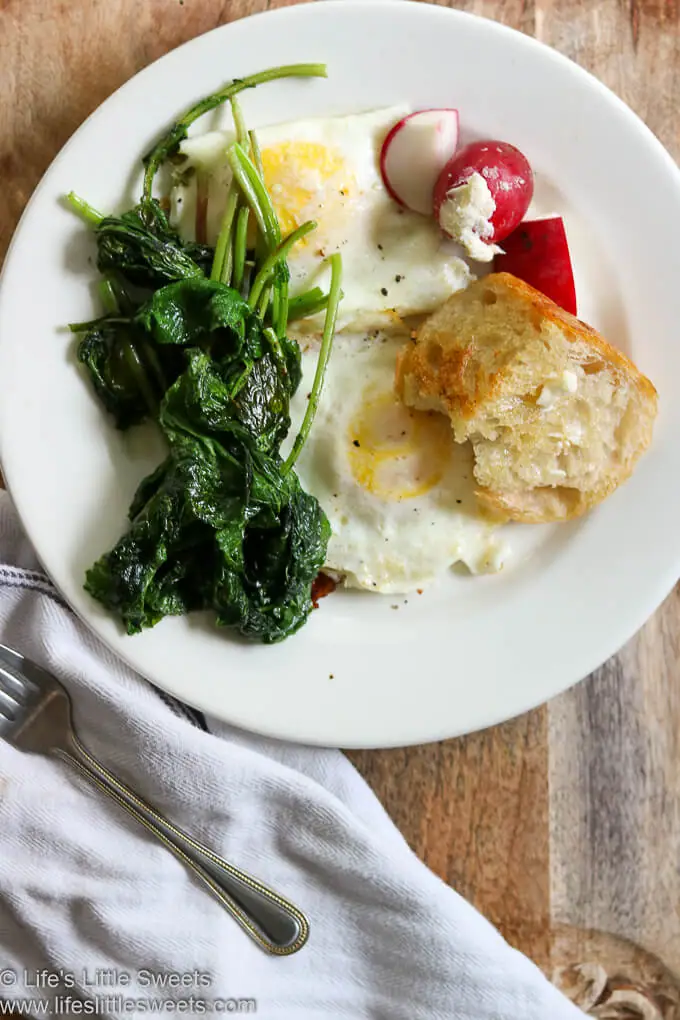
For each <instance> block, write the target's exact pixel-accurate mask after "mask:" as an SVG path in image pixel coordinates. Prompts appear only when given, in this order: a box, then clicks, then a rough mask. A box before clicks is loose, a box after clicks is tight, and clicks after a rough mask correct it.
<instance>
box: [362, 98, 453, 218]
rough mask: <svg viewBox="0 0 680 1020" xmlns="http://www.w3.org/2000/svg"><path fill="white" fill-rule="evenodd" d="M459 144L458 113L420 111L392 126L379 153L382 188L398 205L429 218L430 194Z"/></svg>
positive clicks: (430, 207) (450, 111)
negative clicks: (383, 185) (383, 187)
mask: <svg viewBox="0 0 680 1020" xmlns="http://www.w3.org/2000/svg"><path fill="white" fill-rule="evenodd" d="M457 144H458V110H419V111H418V112H417V113H411V114H409V115H408V117H404V118H403V119H402V120H400V121H399V122H398V123H397V124H395V125H394V127H393V128H392V130H391V131H390V133H389V134H388V136H387V138H386V139H385V141H384V142H383V146H382V149H381V151H380V172H381V174H382V178H383V181H384V182H385V187H386V188H387V190H388V192H389V193H390V195H391V196H392V198H393V199H394V200H395V202H398V203H399V205H403V206H405V207H406V208H407V209H412V210H413V211H414V212H418V213H423V215H424V216H431V215H432V193H433V190H434V186H435V183H436V181H437V178H438V177H439V175H440V173H441V171H442V168H443V167H444V166H445V165H446V163H447V162H448V160H450V159H451V156H452V155H453V154H454V152H455V151H456V145H457Z"/></svg>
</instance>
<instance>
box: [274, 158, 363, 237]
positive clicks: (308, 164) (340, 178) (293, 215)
mask: <svg viewBox="0 0 680 1020" xmlns="http://www.w3.org/2000/svg"><path fill="white" fill-rule="evenodd" d="M262 169H263V171H264V181H265V184H266V186H267V190H268V191H269V194H270V195H271V197H272V202H273V204H274V208H275V210H276V214H277V216H278V218H279V223H280V224H281V232H282V233H283V235H284V236H285V235H287V234H289V233H290V232H291V231H292V230H295V229H296V227H299V226H300V224H301V223H303V222H304V221H305V220H309V219H317V218H318V213H319V207H320V206H321V207H322V208H323V207H325V206H327V205H328V204H329V199H330V198H331V196H332V199H333V202H335V201H336V200H340V201H342V199H344V198H346V197H347V196H348V195H349V193H350V191H351V188H352V181H351V175H349V174H348V173H347V172H346V167H345V162H344V160H343V158H342V154H341V153H339V152H338V151H336V150H334V149H329V148H328V147H327V146H325V145H320V144H319V143H318V142H281V143H280V144H279V145H273V146H270V147H269V148H266V149H263V150H262ZM331 185H332V187H331ZM336 196H337V199H336ZM312 236H313V235H312ZM305 241H307V238H305V239H303V242H302V243H305Z"/></svg>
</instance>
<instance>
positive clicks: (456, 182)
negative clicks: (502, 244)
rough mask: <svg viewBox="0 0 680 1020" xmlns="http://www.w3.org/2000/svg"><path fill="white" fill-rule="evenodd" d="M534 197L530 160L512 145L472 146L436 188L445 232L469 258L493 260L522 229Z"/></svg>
mask: <svg viewBox="0 0 680 1020" xmlns="http://www.w3.org/2000/svg"><path fill="white" fill-rule="evenodd" d="M533 193H534V175H533V173H532V170H531V167H530V166H529V163H528V161H527V159H526V157H525V156H523V155H522V153H521V152H520V151H519V149H516V148H515V146H514V145H510V144H509V143H508V142H499V141H494V140H489V141H479V142H470V144H469V145H466V146H465V147H464V148H463V149H461V150H460V151H459V152H457V153H456V155H455V156H454V157H453V159H451V160H449V162H448V163H447V164H446V166H445V167H444V169H443V170H442V172H441V174H440V176H439V179H438V180H437V182H436V183H435V187H434V213H435V216H436V217H437V219H438V220H439V225H440V226H441V228H442V230H443V231H444V233H446V234H448V235H449V237H452V238H453V239H454V240H455V241H458V243H459V244H462V245H463V247H464V248H465V250H466V251H467V253H468V255H470V257H471V258H474V259H475V260H477V261H480V262H490V261H491V259H492V258H493V256H494V255H495V254H496V253H497V252H498V250H499V249H498V242H499V241H503V240H504V239H505V238H506V237H507V236H508V235H509V234H511V233H512V231H513V230H514V229H515V227H517V226H519V224H520V223H521V221H522V219H523V218H524V215H525V213H526V211H527V209H528V208H529V204H530V202H531V199H532V196H533Z"/></svg>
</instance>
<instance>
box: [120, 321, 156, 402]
mask: <svg viewBox="0 0 680 1020" xmlns="http://www.w3.org/2000/svg"><path fill="white" fill-rule="evenodd" d="M121 346H122V349H123V357H124V358H125V361H126V363H127V366H128V369H129V370H130V372H131V374H132V376H133V378H134V380H135V382H136V383H137V386H138V387H139V390H140V393H141V394H142V396H143V397H144V400H145V401H146V405H147V407H148V408H149V411H150V412H151V414H152V415H154V417H155V416H156V414H157V413H158V401H157V400H156V396H155V394H154V392H153V388H152V386H151V384H150V382H149V378H148V376H147V374H146V369H145V368H144V365H143V363H142V360H141V358H140V357H139V353H138V351H137V348H136V347H135V345H134V343H133V342H132V340H130V338H129V337H125V338H124V340H123V341H122V344H121Z"/></svg>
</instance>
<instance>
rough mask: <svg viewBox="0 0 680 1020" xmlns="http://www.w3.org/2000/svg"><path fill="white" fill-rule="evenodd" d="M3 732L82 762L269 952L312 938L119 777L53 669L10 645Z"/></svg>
mask: <svg viewBox="0 0 680 1020" xmlns="http://www.w3.org/2000/svg"><path fill="white" fill-rule="evenodd" d="M0 737H3V738H4V739H5V740H8V741H9V742H10V743H11V744H13V745H14V746H15V747H16V748H18V749H19V750H21V751H34V752H38V753H42V754H53V755H56V756H58V757H60V758H63V759H65V760H66V761H68V762H70V763H71V764H72V765H74V766H75V767H76V768H77V769H78V771H79V772H81V773H82V774H83V775H84V776H86V777H87V778H88V779H89V780H91V781H92V782H93V783H94V784H95V786H98V787H99V789H100V790H103V791H104V793H107V794H108V795H109V796H110V797H112V798H113V800H115V801H116V803H117V804H120V806H121V807H123V808H125V809H126V810H127V811H129V812H130V814H131V815H132V816H133V818H136V819H137V821H138V822H141V824H142V825H144V826H145V827H146V828H147V829H148V830H149V831H150V832H152V833H153V834H154V836H157V837H158V839H159V840H160V841H161V843H163V844H164V845H165V846H166V847H167V848H168V850H170V851H171V852H172V853H173V854H174V855H175V856H176V857H178V858H179V859H180V860H181V861H182V862H183V863H184V864H186V866H187V867H188V868H190V870H191V871H192V872H193V873H194V875H196V877H197V878H198V879H200V881H201V882H203V883H204V885H206V886H207V887H208V889H209V890H210V891H211V892H212V893H213V894H214V895H215V896H216V897H217V899H218V900H219V901H220V903H221V904H222V906H223V907H225V908H226V909H227V910H228V911H229V913H230V914H231V915H232V917H233V918H234V919H235V920H236V921H237V922H238V924H239V925H240V926H241V928H243V930H244V931H245V932H246V934H248V935H249V936H250V937H251V938H252V939H253V940H254V941H255V942H256V943H257V944H258V945H259V946H260V947H261V948H262V949H265V950H267V952H269V953H273V954H275V955H277V956H289V955H290V954H291V953H295V952H297V951H298V950H299V949H302V947H303V945H304V944H305V942H306V941H307V937H308V935H309V923H308V921H307V918H306V917H305V916H304V914H302V913H301V912H300V911H299V910H298V909H297V907H294V906H293V904H292V903H289V902H288V900H285V899H284V898H283V897H282V896H279V895H278V893H275V892H272V890H271V889H268V888H267V887H266V886H265V885H262V883H261V882H258V881H257V879H254V878H251V876H250V875H247V874H246V873H245V872H243V871H240V870H239V869H238V868H235V867H234V866H233V865H232V864H228V863H227V862H226V861H224V860H223V859H222V858H221V857H218V856H217V854H214V853H213V852H212V850H209V849H208V847H206V846H203V844H201V843H199V842H198V841H197V840H195V839H193V838H192V837H191V836H189V835H188V834H187V833H186V832H183V831H182V830H181V829H179V828H178V827H177V826H176V825H173V824H172V823H171V822H169V821H167V819H165V818H164V817H163V816H162V815H161V814H159V812H158V811H156V810H155V808H153V807H152V806H151V805H150V804H147V803H146V801H144V800H142V798H141V797H139V796H138V795H137V794H136V793H135V792H134V791H133V790H131V789H130V788H129V787H128V786H126V785H125V784H124V783H122V782H121V781H120V780H119V779H116V777H115V776H114V775H113V774H112V773H111V772H109V770H108V769H107V768H105V767H104V766H103V765H102V764H101V763H100V762H98V761H97V760H96V759H95V758H93V757H92V755H91V754H90V753H89V752H88V751H87V750H86V748H85V747H83V745H82V744H81V742H80V740H79V739H78V737H77V736H76V734H75V732H74V729H73V724H72V722H71V699H70V697H69V695H68V693H67V691H66V690H65V688H64V687H63V686H62V685H61V684H60V683H59V681H58V680H57V679H56V678H55V677H53V676H52V674H51V673H48V672H47V670H44V669H43V668H42V667H41V666H38V665H36V663H34V662H31V660H30V659H27V658H25V656H23V655H21V654H20V653H19V652H15V651H13V650H12V649H11V648H7V647H6V646H5V645H2V644H0Z"/></svg>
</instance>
